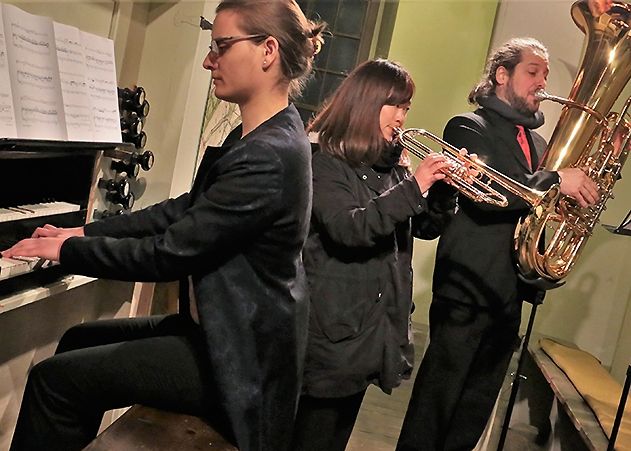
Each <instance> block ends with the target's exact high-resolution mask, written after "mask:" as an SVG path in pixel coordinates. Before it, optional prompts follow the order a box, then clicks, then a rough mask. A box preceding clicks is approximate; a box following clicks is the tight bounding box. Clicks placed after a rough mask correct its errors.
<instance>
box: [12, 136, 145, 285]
mask: <svg viewBox="0 0 631 451" xmlns="http://www.w3.org/2000/svg"><path fill="white" fill-rule="evenodd" d="M134 151H135V148H134V146H133V144H126V143H94V142H67V141H64V142H62V141H42V140H13V139H0V250H4V249H7V248H9V247H11V246H13V245H14V244H15V243H17V242H18V241H20V240H22V239H24V238H28V237H30V236H31V234H32V233H33V231H34V230H35V229H36V228H37V227H41V226H43V225H44V224H53V225H55V226H57V227H77V226H81V225H83V224H85V223H86V221H87V220H88V219H89V218H91V217H92V210H94V209H95V208H103V205H99V202H101V203H102V198H103V196H102V195H101V194H97V192H98V191H99V190H98V189H97V187H96V185H97V180H99V177H100V176H101V175H103V174H102V172H103V169H102V166H106V167H107V168H109V166H110V161H107V165H105V164H104V162H103V164H101V161H102V160H105V159H107V160H109V158H106V157H107V156H108V155H112V156H115V157H116V158H124V157H125V156H128V157H129V156H130V155H132V154H133V153H134ZM45 274H46V275H45ZM60 275H63V269H62V268H61V265H51V263H50V262H48V261H44V260H41V259H39V258H25V257H14V258H10V259H8V258H0V295H3V294H6V293H7V292H12V291H16V290H20V289H22V288H30V287H33V286H38V285H42V284H44V283H46V282H48V281H49V280H50V278H51V277H57V278H58V277H59V276H60Z"/></svg>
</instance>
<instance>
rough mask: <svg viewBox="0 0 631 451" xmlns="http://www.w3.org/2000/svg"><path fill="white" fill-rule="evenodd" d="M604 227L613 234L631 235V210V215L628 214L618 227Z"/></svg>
mask: <svg viewBox="0 0 631 451" xmlns="http://www.w3.org/2000/svg"><path fill="white" fill-rule="evenodd" d="M603 227H604V228H605V229H607V230H609V231H610V232H611V233H615V234H618V235H631V210H629V213H627V214H626V216H625V217H624V219H623V220H622V222H620V225H618V227H613V226H609V225H603Z"/></svg>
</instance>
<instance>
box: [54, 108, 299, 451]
mask: <svg viewBox="0 0 631 451" xmlns="http://www.w3.org/2000/svg"><path fill="white" fill-rule="evenodd" d="M235 135H236V136H235ZM239 137H240V131H238V130H237V131H236V132H235V133H233V134H231V136H230V137H229V139H228V140H227V143H226V144H225V145H224V146H222V147H221V148H208V149H207V150H206V153H205V155H204V158H203V160H202V163H201V165H200V168H199V170H198V173H197V176H196V179H195V182H194V183H193V187H192V189H191V192H190V193H186V194H183V195H181V196H180V197H178V198H176V199H169V200H166V201H164V202H162V203H160V204H157V205H155V206H153V207H149V208H146V209H144V210H141V211H138V212H135V213H132V214H130V215H125V216H117V217H112V218H108V219H107V220H104V221H99V222H96V223H93V224H89V225H87V226H86V227H85V233H86V235H87V237H85V238H70V239H68V240H67V241H66V242H65V243H64V245H63V246H62V249H61V263H62V264H63V265H64V266H66V267H67V268H68V270H69V271H71V272H74V273H79V274H85V275H89V276H94V277H102V278H110V279H119V280H130V281H168V280H176V279H184V280H185V279H186V278H187V277H188V276H189V275H190V276H191V277H192V280H193V284H194V290H195V297H196V299H197V308H198V312H199V317H200V323H201V327H202V329H203V331H204V334H205V336H206V341H207V348H208V349H207V352H208V358H209V360H210V363H211V366H212V368H213V372H214V374H213V380H212V381H209V384H211V385H212V386H213V387H214V388H215V389H216V390H217V391H218V393H219V398H220V399H221V400H222V404H223V405H222V406H221V407H223V408H224V410H225V412H226V413H227V416H228V419H229V421H230V423H231V426H232V428H233V431H234V434H235V436H236V441H237V445H238V447H239V449H241V450H243V451H246V450H270V451H271V450H274V451H277V450H283V449H285V448H286V447H287V446H288V440H289V438H290V437H291V430H292V426H293V416H294V412H295V406H296V401H297V396H298V394H299V388H300V380H301V375H302V370H303V359H304V349H305V346H306V332H307V321H308V311H307V309H308V306H307V301H308V298H307V289H306V279H305V275H304V269H303V264H302V259H301V250H302V246H303V244H304V241H305V239H306V236H307V230H308V225H309V214H310V210H311V191H312V188H311V183H312V181H311V151H310V146H309V142H308V140H307V137H306V135H305V132H304V127H303V124H302V122H301V120H300V117H299V115H298V112H297V110H296V109H295V107H294V106H293V105H291V106H289V107H288V108H286V109H285V110H283V111H281V112H279V113H278V114H276V115H275V116H274V117H272V118H270V119H269V120H268V121H266V122H265V123H263V124H262V125H260V126H259V127H258V128H256V129H255V130H254V131H252V132H251V133H249V134H248V135H247V136H245V137H244V138H243V139H241V140H238V138H239ZM235 138H236V139H235ZM234 141H236V142H234ZM232 142H234V143H232ZM230 144H232V145H230ZM181 291H183V292H184V293H186V290H181ZM184 300H185V302H184V306H183V308H184V311H183V313H184V314H188V305H187V303H186V302H187V299H184ZM181 310H182V309H181ZM181 313H182V311H181ZM209 408H213V409H215V408H216V406H209Z"/></svg>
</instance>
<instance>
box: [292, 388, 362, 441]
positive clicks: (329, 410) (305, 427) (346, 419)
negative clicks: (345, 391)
mask: <svg viewBox="0 0 631 451" xmlns="http://www.w3.org/2000/svg"><path fill="white" fill-rule="evenodd" d="M365 394H366V390H363V391H361V392H359V393H356V394H354V395H351V396H346V397H343V398H314V397H312V396H306V395H303V396H301V397H300V402H299V404H298V413H297V415H296V425H295V428H294V437H293V440H292V446H291V447H290V449H291V451H344V450H345V449H346V444H347V443H348V439H349V438H350V436H351V433H352V432H353V426H355V421H356V420H357V415H358V414H359V408H360V407H361V404H362V400H363V399H364V395H365Z"/></svg>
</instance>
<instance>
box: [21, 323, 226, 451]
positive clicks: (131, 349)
mask: <svg viewBox="0 0 631 451" xmlns="http://www.w3.org/2000/svg"><path fill="white" fill-rule="evenodd" d="M209 379H210V371H209V368H208V360H207V357H206V353H205V350H204V341H203V336H202V332H201V329H200V328H199V326H198V325H197V324H195V323H194V322H192V321H191V320H190V319H189V318H186V317H184V316H180V315H169V316H156V317H149V318H129V319H116V320H101V321H96V322H92V323H85V324H80V325H78V326H75V327H73V328H71V329H69V330H68V331H67V332H66V333H65V334H64V336H63V337H62V339H61V341H60V342H59V345H58V347H57V351H56V353H55V355H54V356H53V357H51V358H49V359H47V360H44V361H42V362H41V363H39V364H37V365H35V366H34V367H33V368H32V369H31V372H30V374H29V377H28V381H27V384H26V389H25V392H24V398H23V400H22V406H21V408H20V413H19V416H18V421H17V426H16V429H15V433H14V435H13V442H12V444H11V450H12V451H20V450H29V451H34V450H44V449H45V450H64V451H71V450H79V449H82V448H83V447H85V446H86V445H87V444H88V443H89V442H90V441H91V440H92V439H93V438H94V437H95V436H96V433H97V431H98V428H99V425H100V423H101V420H102V417H103V413H104V412H105V411H107V410H110V409H114V408H121V407H126V406H130V405H132V404H136V403H142V404H145V405H148V406H152V407H158V408H164V409H168V410H173V411H178V412H183V413H189V414H194V415H203V414H205V413H206V412H207V411H208V410H209V405H211V404H212V403H213V402H214V400H215V399H216V395H215V393H214V392H213V391H212V386H213V384H212V381H210V380H209Z"/></svg>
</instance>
